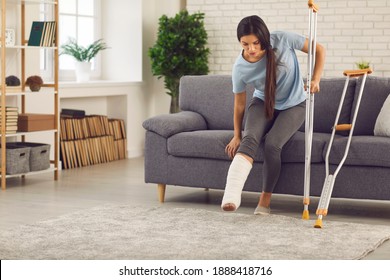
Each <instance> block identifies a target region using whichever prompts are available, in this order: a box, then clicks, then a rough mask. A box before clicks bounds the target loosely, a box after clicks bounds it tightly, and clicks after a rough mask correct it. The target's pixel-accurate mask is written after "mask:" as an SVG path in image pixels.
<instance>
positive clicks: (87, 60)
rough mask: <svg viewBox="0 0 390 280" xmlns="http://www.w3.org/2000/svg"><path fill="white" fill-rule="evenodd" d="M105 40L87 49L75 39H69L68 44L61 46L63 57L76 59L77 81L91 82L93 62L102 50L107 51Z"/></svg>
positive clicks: (97, 41)
mask: <svg viewBox="0 0 390 280" xmlns="http://www.w3.org/2000/svg"><path fill="white" fill-rule="evenodd" d="M107 48H108V47H107V45H106V43H105V42H104V41H103V39H99V40H96V41H94V42H93V43H92V44H89V45H88V46H87V47H83V46H81V45H79V44H78V43H77V40H76V39H74V38H69V40H68V42H67V43H65V44H63V45H61V53H60V54H61V55H63V54H65V55H69V56H72V57H73V58H74V59H75V67H76V76H77V81H79V82H84V81H88V80H89V76H90V71H91V60H92V59H93V58H94V57H95V56H96V55H97V54H98V53H99V52H100V51H102V50H105V49H107Z"/></svg>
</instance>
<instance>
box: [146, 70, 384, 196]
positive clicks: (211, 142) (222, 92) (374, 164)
mask: <svg viewBox="0 0 390 280" xmlns="http://www.w3.org/2000/svg"><path fill="white" fill-rule="evenodd" d="M344 83H345V79H344V78H343V77H340V78H323V79H322V81H321V84H320V86H321V92H320V93H318V94H316V96H315V108H314V135H313V148H312V166H311V189H310V190H311V191H310V194H311V195H312V196H320V194H321V190H322V186H323V183H324V178H325V163H324V158H325V151H326V147H327V142H328V141H329V138H330V133H331V127H332V126H333V124H334V119H335V116H336V112H337V107H338V104H339V101H340V96H341V94H342V91H343V87H344ZM360 86H361V79H355V78H353V79H351V81H350V83H349V87H348V89H347V95H346V100H345V102H344V105H343V110H342V113H341V118H340V122H339V123H349V122H350V118H351V112H353V111H354V110H355V106H356V104H355V103H356V100H355V96H356V95H357V93H358V90H359V88H360ZM252 92H253V88H250V87H248V88H247V102H249V100H250V99H251V97H252ZM389 93H390V78H380V77H375V76H369V77H368V78H367V81H366V85H365V89H364V92H363V97H362V101H361V105H360V110H359V115H358V118H357V123H356V126H355V130H354V137H353V139H352V144H351V148H350V151H349V154H348V157H347V160H346V162H345V164H344V166H343V168H342V169H341V171H340V173H339V175H338V176H337V178H336V182H335V186H334V190H333V195H332V197H342V198H355V199H375V200H388V199H390V138H388V137H380V136H374V135H373V134H374V133H373V131H374V126H375V122H376V118H377V116H378V114H379V112H380V109H381V107H382V105H383V103H384V101H385V99H386V98H387V96H388V94H389ZM233 98H234V97H233V93H232V83H231V77H230V76H228V75H207V76H184V77H183V78H182V79H181V83H180V108H181V112H180V113H176V114H166V115H160V116H156V117H152V118H149V119H147V120H146V121H144V123H143V127H144V128H145V129H146V138H145V182H147V183H156V184H158V186H159V187H158V191H159V197H160V201H161V202H163V201H164V195H165V188H166V185H179V186H190V187H198V188H211V189H224V188H225V182H226V175H227V171H228V168H229V165H230V162H231V161H230V159H229V158H228V156H227V155H226V154H225V152H224V149H225V146H226V145H227V143H228V142H229V141H230V139H231V138H232V137H233V101H234V100H233ZM244 118H245V117H244ZM304 140H305V136H304V125H303V126H302V127H301V129H300V130H299V131H298V132H297V133H296V134H295V135H294V136H293V137H292V138H291V139H290V141H289V142H288V143H287V144H286V146H285V148H284V149H283V151H282V171H281V175H280V179H279V181H278V184H277V186H276V188H275V191H274V192H275V193H282V194H292V195H303V186H304V161H305V155H304V153H305V144H304ZM346 140H347V137H346V136H345V135H340V134H337V135H336V138H335V141H334V144H333V149H332V153H331V155H330V163H331V170H333V169H334V168H335V166H337V164H338V163H339V161H340V159H341V158H342V156H343V154H344V148H345V145H346ZM262 162H263V152H262V149H259V152H258V154H257V156H256V158H255V164H254V168H252V171H251V173H250V175H249V178H248V180H247V182H246V184H245V186H244V191H253V192H259V191H260V190H261V182H262V170H261V169H262Z"/></svg>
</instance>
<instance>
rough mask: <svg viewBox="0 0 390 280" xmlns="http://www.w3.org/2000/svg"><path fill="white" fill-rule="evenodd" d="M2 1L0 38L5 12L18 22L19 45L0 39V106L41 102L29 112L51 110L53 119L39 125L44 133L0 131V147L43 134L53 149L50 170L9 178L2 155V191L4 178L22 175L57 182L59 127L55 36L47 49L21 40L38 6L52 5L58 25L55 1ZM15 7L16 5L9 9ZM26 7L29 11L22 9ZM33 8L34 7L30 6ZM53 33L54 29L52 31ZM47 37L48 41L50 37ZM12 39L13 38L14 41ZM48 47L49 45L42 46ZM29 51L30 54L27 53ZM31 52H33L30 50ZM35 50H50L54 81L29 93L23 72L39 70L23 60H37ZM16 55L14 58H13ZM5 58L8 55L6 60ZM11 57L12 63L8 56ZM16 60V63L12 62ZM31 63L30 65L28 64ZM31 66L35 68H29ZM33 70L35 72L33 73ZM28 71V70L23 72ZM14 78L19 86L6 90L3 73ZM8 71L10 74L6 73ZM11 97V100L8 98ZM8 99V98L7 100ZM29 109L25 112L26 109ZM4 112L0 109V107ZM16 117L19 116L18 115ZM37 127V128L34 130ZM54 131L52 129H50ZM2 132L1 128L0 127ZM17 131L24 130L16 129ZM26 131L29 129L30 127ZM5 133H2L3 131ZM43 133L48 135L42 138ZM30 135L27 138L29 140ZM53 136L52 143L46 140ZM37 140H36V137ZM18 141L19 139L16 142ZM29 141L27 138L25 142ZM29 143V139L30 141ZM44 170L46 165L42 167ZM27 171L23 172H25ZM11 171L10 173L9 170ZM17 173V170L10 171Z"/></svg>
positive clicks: (36, 15)
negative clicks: (47, 175)
mask: <svg viewBox="0 0 390 280" xmlns="http://www.w3.org/2000/svg"><path fill="white" fill-rule="evenodd" d="M1 1H2V6H3V8H4V9H3V8H0V9H1V17H2V19H3V20H2V21H1V22H0V29H1V32H0V33H1V35H4V34H5V30H6V26H5V24H6V21H5V18H6V16H7V13H8V12H12V13H11V18H12V17H15V20H16V21H20V22H19V24H17V25H16V27H15V28H16V30H15V31H16V32H15V33H16V34H17V35H18V36H19V37H18V40H16V42H19V43H18V44H15V45H14V46H6V45H5V44H4V39H5V38H2V41H3V42H2V43H3V44H1V43H0V49H1V55H0V56H1V69H3V70H2V71H1V75H0V76H1V79H0V80H1V82H0V83H2V85H1V86H0V90H1V94H0V99H1V100H0V103H1V104H5V105H7V103H10V104H11V103H12V104H13V105H14V106H17V107H18V108H19V109H20V111H21V112H26V111H30V110H31V108H29V106H28V103H29V102H30V101H31V100H34V99H41V100H39V102H38V103H39V105H40V106H39V108H36V109H33V110H32V111H34V112H45V111H47V110H48V109H47V108H51V109H53V110H51V111H52V114H50V115H52V117H54V125H48V126H41V127H42V128H45V127H47V128H49V129H46V130H39V131H30V132H15V133H9V134H5V133H4V134H1V131H0V140H1V146H4V147H6V145H7V140H12V139H8V138H9V137H15V138H20V140H21V141H22V142H26V139H25V138H31V139H34V138H37V137H35V136H36V135H38V136H40V135H39V134H41V136H42V135H44V138H45V142H47V143H49V142H50V144H49V145H51V146H52V147H53V149H52V150H51V151H50V155H49V158H50V162H51V164H50V168H48V169H46V170H41V171H33V172H27V173H23V174H12V175H9V174H7V164H6V163H7V153H2V154H1V163H2V164H1V167H0V177H1V189H2V190H5V189H6V185H7V183H6V178H11V177H18V176H24V175H34V174H41V173H48V172H52V173H54V180H57V179H58V170H59V169H60V168H59V126H58V121H59V113H58V108H59V94H58V49H59V46H58V33H55V39H56V40H55V45H51V44H50V45H51V46H50V47H49V46H29V45H28V41H27V40H25V38H23V37H25V36H26V35H27V34H28V31H29V30H26V27H27V26H28V25H29V23H30V22H31V21H32V19H33V18H36V17H39V10H38V9H36V7H37V5H41V4H48V5H52V7H50V9H52V10H53V15H52V16H50V18H51V20H52V21H55V22H57V23H58V20H59V14H58V2H59V1H58V0H1ZM12 5H16V6H12ZM27 5H29V8H27V7H26V6H27ZM33 5H35V6H33ZM10 6H12V7H11V9H15V10H19V12H16V13H15V12H14V11H13V10H10V9H9V7H10ZM50 27H52V26H50ZM56 31H57V29H56ZM47 34H48V33H47ZM51 34H52V29H50V35H51ZM50 38H52V37H51V36H50ZM15 39H16V38H15ZM45 45H49V44H45ZM29 50H31V51H29ZM34 50H35V51H34ZM37 50H54V51H52V54H51V55H50V57H51V58H50V59H49V61H50V63H51V64H52V67H53V71H54V75H53V76H54V80H53V81H47V82H46V83H44V84H43V85H42V87H41V89H40V90H39V91H38V92H32V91H31V90H30V88H29V87H28V86H27V85H25V84H24V81H26V79H27V77H26V76H27V75H26V74H27V73H29V72H33V73H34V71H39V68H38V67H39V64H37V62H36V61H34V65H30V67H28V66H29V65H28V64H27V61H26V57H27V56H33V57H36V56H38V57H37V58H39V56H40V55H41V52H37ZM15 54H16V55H15ZM7 55H9V56H8V57H7ZM10 56H12V61H11V57H10ZM15 60H16V61H15ZM15 62H16V63H18V64H19V63H20V67H15V68H16V70H12V69H8V68H7V66H8V65H7V64H9V63H10V64H15ZM30 64H31V62H30ZM33 67H35V68H33ZM33 69H35V70H34V71H33ZM27 70H28V71H27ZM15 71H16V73H14V74H16V76H18V77H20V78H19V79H20V81H23V84H22V85H21V86H19V87H8V86H6V85H5V83H4V82H5V81H6V77H7V74H8V75H9V74H11V72H15ZM8 72H10V73H8ZM9 97H11V98H9ZM8 98H9V99H8ZM47 103H52V105H48V104H47ZM27 108H29V110H27ZM3 109H4V108H3ZM0 113H3V114H4V113H5V110H1V112H0ZM19 116H20V115H19ZM1 118H2V119H5V118H6V116H5V115H2V116H1ZM37 128H38V127H37ZM54 128H56V129H54ZM3 129H4V127H3ZM20 129H25V128H22V127H20ZM28 129H31V128H30V127H29V128H28ZM3 132H5V130H3ZM45 133H46V134H49V135H50V136H49V135H48V136H47V137H46V135H45ZM29 136H30V137H29ZM52 136H53V139H52V142H51V140H49V139H50V138H51V137H52ZM38 138H39V137H38ZM18 140H19V139H18ZM29 140H30V139H29ZM30 141H33V140H30ZM45 167H46V166H45ZM25 170H27V169H25ZM10 171H12V170H10ZM14 171H18V170H14ZM19 171H23V169H19Z"/></svg>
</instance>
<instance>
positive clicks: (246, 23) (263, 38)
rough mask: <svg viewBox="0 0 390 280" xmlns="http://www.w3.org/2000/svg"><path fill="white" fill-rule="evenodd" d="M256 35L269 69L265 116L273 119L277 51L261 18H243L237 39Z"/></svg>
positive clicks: (266, 81) (266, 82)
mask: <svg viewBox="0 0 390 280" xmlns="http://www.w3.org/2000/svg"><path fill="white" fill-rule="evenodd" d="M251 34H253V35H255V36H256V37H257V38H258V39H259V40H260V44H261V49H262V50H265V51H266V55H267V69H266V79H265V102H264V103H265V115H266V117H267V119H271V118H272V117H273V115H274V107H275V94H276V58H275V50H274V49H273V48H272V45H271V38H270V33H269V30H268V27H267V25H266V24H265V22H264V21H263V20H262V19H261V18H260V17H259V16H256V15H254V16H249V17H245V18H243V19H242V20H241V21H240V23H239V24H238V26H237V38H238V41H240V40H241V37H242V36H247V35H251Z"/></svg>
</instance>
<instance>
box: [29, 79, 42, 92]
mask: <svg viewBox="0 0 390 280" xmlns="http://www.w3.org/2000/svg"><path fill="white" fill-rule="evenodd" d="M42 84H43V80H42V78H41V77H40V76H30V77H28V78H27V80H26V85H27V86H29V87H30V90H31V91H39V90H40V89H41V86H42Z"/></svg>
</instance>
